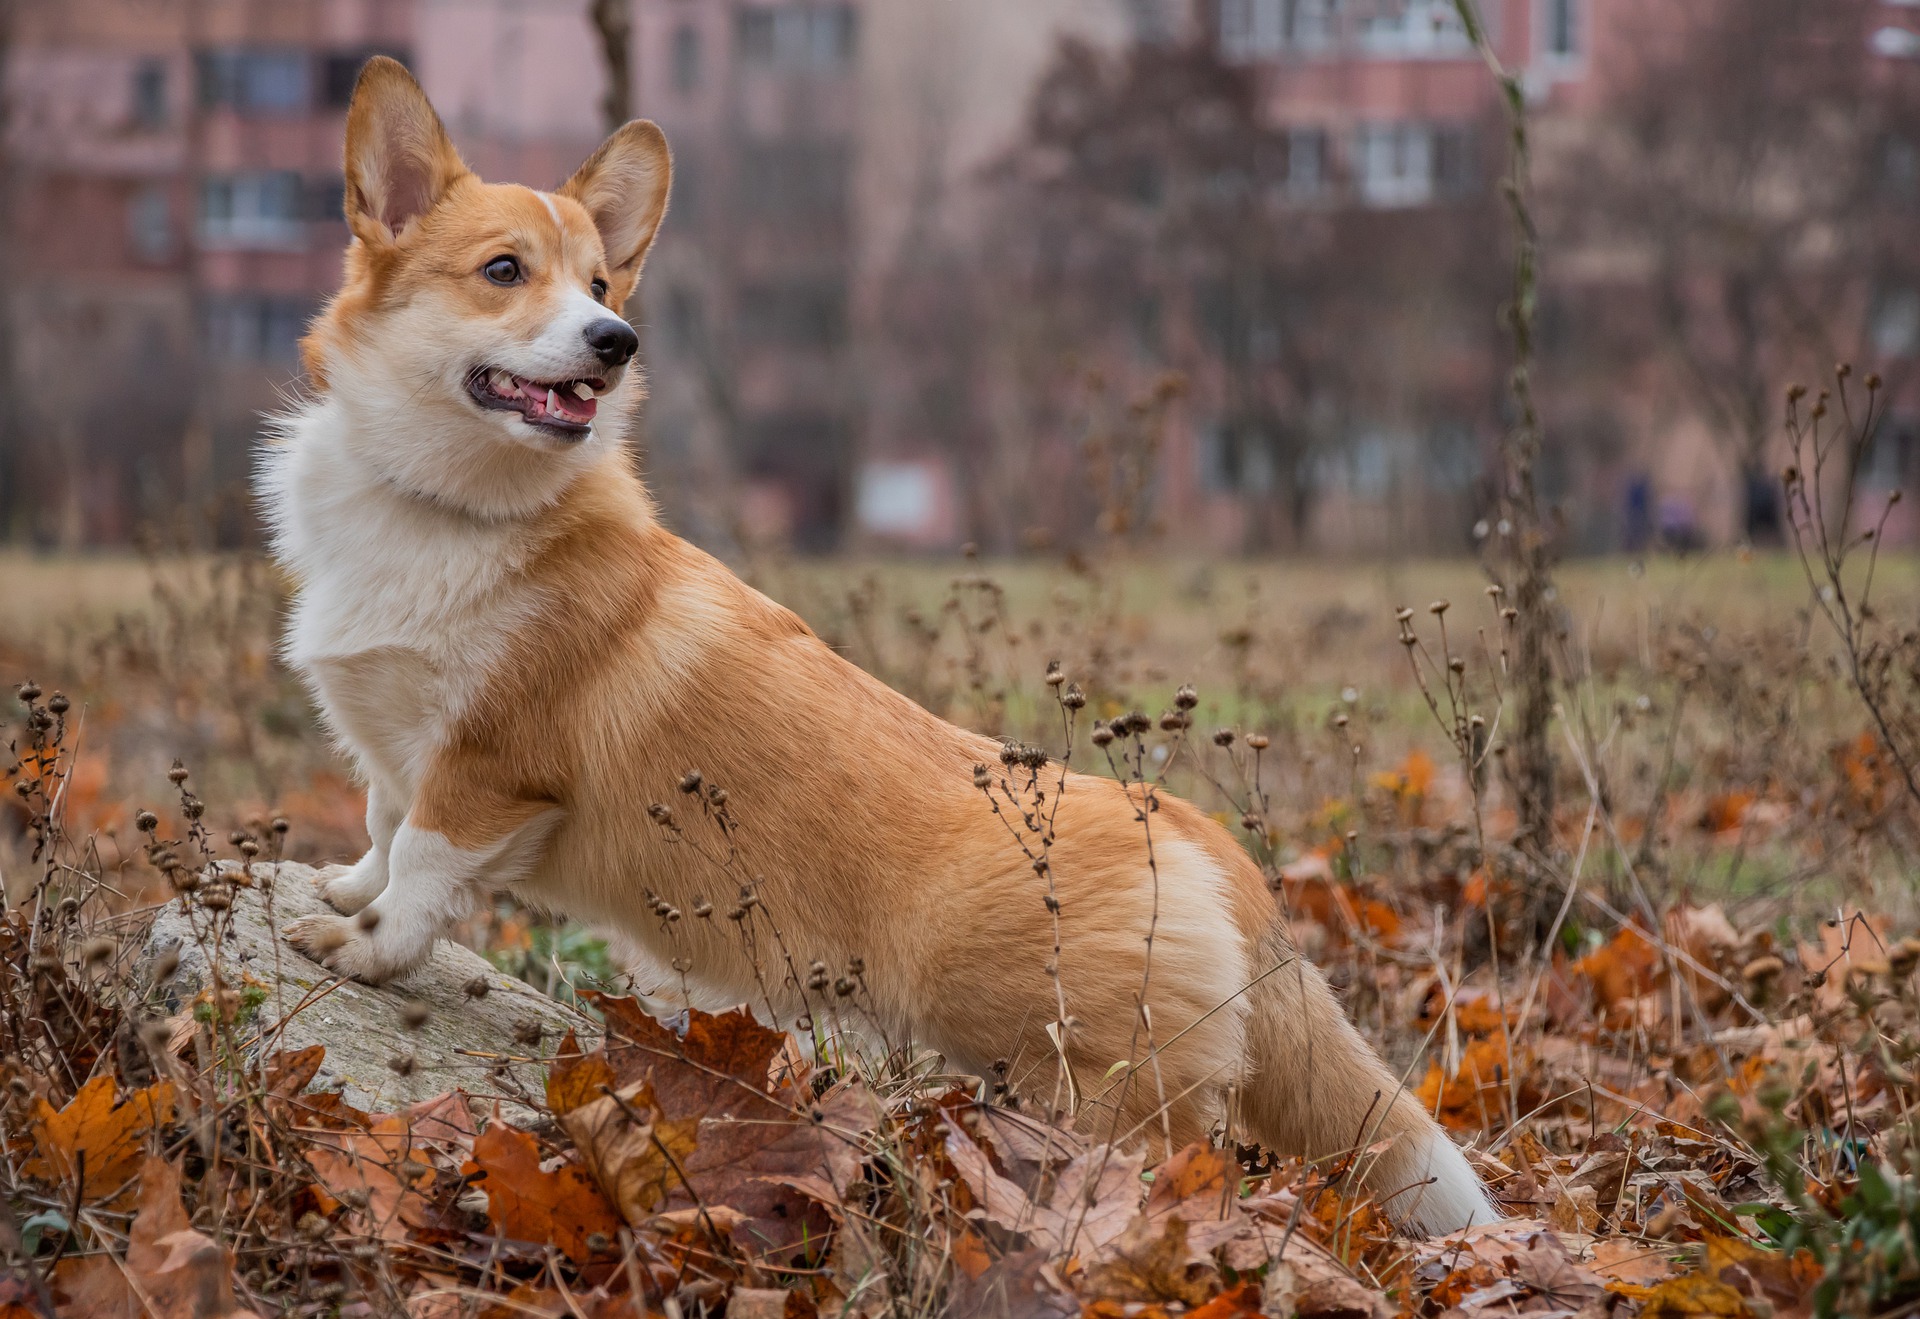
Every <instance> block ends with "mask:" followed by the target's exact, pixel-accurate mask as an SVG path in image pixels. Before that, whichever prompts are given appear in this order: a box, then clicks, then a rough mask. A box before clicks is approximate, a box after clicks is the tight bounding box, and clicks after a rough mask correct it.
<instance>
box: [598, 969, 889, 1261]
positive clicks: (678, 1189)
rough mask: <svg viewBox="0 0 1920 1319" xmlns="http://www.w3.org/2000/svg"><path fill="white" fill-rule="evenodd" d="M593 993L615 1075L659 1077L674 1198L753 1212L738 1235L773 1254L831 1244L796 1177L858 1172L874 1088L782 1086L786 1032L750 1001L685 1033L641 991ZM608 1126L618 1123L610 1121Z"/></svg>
mask: <svg viewBox="0 0 1920 1319" xmlns="http://www.w3.org/2000/svg"><path fill="white" fill-rule="evenodd" d="M588 997H589V999H590V1000H591V1001H592V1002H593V1003H594V1005H595V1006H596V1007H598V1008H599V1009H600V1010H601V1012H602V1013H604V1014H605V1017H606V1023H607V1044H606V1048H605V1050H604V1053H605V1056H606V1061H607V1064H608V1065H609V1066H610V1067H611V1069H612V1071H613V1073H614V1076H615V1079H616V1081H617V1082H618V1084H619V1085H620V1086H621V1087H622V1089H623V1090H624V1088H626V1087H629V1086H632V1085H634V1084H636V1083H638V1082H645V1083H646V1084H647V1085H648V1086H650V1087H651V1092H652V1095H653V1103H654V1109H655V1113H656V1116H655V1117H654V1119H653V1121H654V1123H655V1125H656V1127H657V1128H658V1129H660V1130H661V1131H663V1132H664V1133H666V1139H665V1142H664V1143H665V1144H666V1146H667V1148H668V1150H669V1151H671V1152H672V1153H673V1156H674V1157H673V1159H672V1161H671V1163H672V1165H673V1166H671V1167H670V1170H669V1171H670V1180H669V1184H667V1185H666V1186H665V1187H664V1190H665V1193H666V1198H667V1201H668V1203H673V1202H679V1203H684V1204H693V1203H702V1204H707V1205H718V1204H724V1205H729V1206H731V1207H733V1208H735V1209H738V1210H740V1211H741V1212H742V1213H744V1214H746V1215H747V1218H748V1220H749V1221H748V1225H747V1227H746V1228H745V1229H744V1230H743V1233H742V1235H741V1236H740V1237H739V1238H738V1239H737V1243H736V1244H738V1245H740V1246H742V1247H744V1248H747V1249H751V1250H754V1251H759V1252H765V1253H767V1254H769V1255H780V1256H784V1255H787V1254H790V1253H791V1252H792V1251H793V1250H794V1248H796V1247H800V1246H803V1245H805V1246H811V1245H815V1244H820V1243H823V1242H824V1240H825V1238H826V1237H827V1235H828V1234H829V1231H830V1228H831V1223H830V1221H829V1219H828V1217H827V1215H826V1214H825V1213H824V1212H823V1211H822V1210H821V1208H820V1207H819V1205H818V1204H817V1203H816V1202H815V1201H814V1200H813V1199H812V1198H811V1197H809V1196H807V1195H805V1194H802V1193H801V1192H800V1191H798V1190H796V1189H795V1188H794V1187H793V1186H792V1185H791V1184H790V1181H791V1179H794V1178H803V1177H809V1176H817V1177H821V1178H823V1179H824V1180H825V1181H826V1182H827V1184H829V1185H831V1186H834V1187H837V1188H838V1187H844V1186H846V1185H848V1184H849V1183H850V1181H851V1180H852V1178H853V1176H854V1175H855V1172H856V1170H857V1169H858V1167H859V1165H860V1162H861V1159H862V1158H863V1157H864V1151H863V1146H862V1135H863V1133H864V1132H865V1131H866V1130H867V1129H869V1128H870V1127H871V1125H872V1123H873V1122H874V1120H875V1116H876V1115H875V1111H874V1105H873V1102H872V1100H871V1097H870V1096H869V1095H868V1094H867V1093H866V1091H864V1090H863V1089H862V1088H861V1087H859V1086H857V1085H851V1084H849V1085H843V1086H840V1087H839V1088H837V1089H835V1090H833V1091H831V1092H830V1093H829V1094H827V1095H826V1096H823V1097H822V1098H820V1099H817V1100H809V1098H808V1097H807V1096H805V1095H803V1094H801V1093H800V1092H799V1091H798V1090H796V1089H795V1088H794V1087H792V1086H791V1085H786V1084H783V1085H781V1086H780V1088H779V1089H778V1090H776V1089H775V1088H774V1087H773V1084H772V1078H771V1075H770V1073H771V1072H772V1071H773V1069H774V1067H775V1065H776V1063H777V1062H778V1061H779V1060H781V1059H783V1058H784V1057H785V1056H786V1051H785V1041H786V1036H784V1035H782V1034H780V1033H778V1032H776V1031H770V1030H768V1029H767V1028H766V1027H764V1026H762V1025H760V1024H759V1023H758V1022H756V1021H754V1020H753V1018H752V1017H751V1016H749V1015H748V1014H747V1013H746V1012H744V1011H739V1010H736V1011H733V1012H727V1013H721V1014H719V1015H713V1014H710V1013H705V1012H698V1011H696V1012H693V1013H691V1014H690V1019H689V1022H688V1026H687V1031H686V1034H685V1035H684V1036H683V1035H678V1034H676V1033H675V1032H673V1031H672V1030H670V1029H668V1028H667V1027H666V1026H663V1025H661V1024H660V1023H659V1022H657V1021H655V1020H654V1019H653V1018H652V1017H650V1016H648V1015H647V1014H646V1012H645V1011H644V1010H643V1009H642V1008H641V1007H640V1006H639V1004H638V1002H637V1001H635V1000H634V999H631V998H613V997H611V996H609V995H604V994H590V995H589V996H588ZM569 1084H571V1083H569ZM602 1098H603V1099H604V1098H605V1097H604V1096H602ZM584 1114H585V1110H584V1109H576V1110H574V1111H573V1112H572V1113H570V1114H569V1115H568V1117H569V1119H575V1120H577V1123H576V1125H585V1123H586V1118H585V1117H584ZM627 1121H628V1123H629V1124H631V1122H632V1119H631V1117H630V1116H629V1117H628V1118H627ZM663 1123H664V1124H666V1125H665V1126H664V1127H661V1126H660V1124H663ZM599 1126H600V1129H602V1130H606V1131H609V1132H612V1131H618V1130H619V1129H620V1124H619V1123H618V1122H615V1121H611V1120H605V1121H602V1122H601V1123H600V1124H599ZM629 1134H632V1133H629ZM603 1180H604V1179H603ZM624 1207H625V1206H623V1208H624Z"/></svg>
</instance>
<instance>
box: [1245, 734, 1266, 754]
mask: <svg viewBox="0 0 1920 1319" xmlns="http://www.w3.org/2000/svg"><path fill="white" fill-rule="evenodd" d="M1247 745H1248V746H1250V747H1252V748H1253V749H1254V750H1255V751H1265V750H1266V749H1267V747H1268V745H1269V743H1268V742H1267V735H1266V734H1265V733H1248V734H1247Z"/></svg>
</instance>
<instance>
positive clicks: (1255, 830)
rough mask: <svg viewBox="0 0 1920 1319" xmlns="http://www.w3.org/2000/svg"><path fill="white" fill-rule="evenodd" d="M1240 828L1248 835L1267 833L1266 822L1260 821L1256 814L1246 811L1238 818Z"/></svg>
mask: <svg viewBox="0 0 1920 1319" xmlns="http://www.w3.org/2000/svg"><path fill="white" fill-rule="evenodd" d="M1240 827H1241V828H1242V829H1245V830H1246V831H1247V832H1248V833H1250V834H1260V833H1265V832H1266V831H1267V822H1266V821H1265V820H1262V819H1261V818H1260V816H1259V815H1258V814H1257V813H1256V812H1254V811H1248V812H1247V813H1246V814H1245V815H1243V816H1241V817H1240Z"/></svg>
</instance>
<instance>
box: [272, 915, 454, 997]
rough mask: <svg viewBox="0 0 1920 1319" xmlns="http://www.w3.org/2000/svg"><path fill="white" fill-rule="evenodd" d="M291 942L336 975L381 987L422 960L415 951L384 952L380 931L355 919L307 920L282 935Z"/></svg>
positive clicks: (385, 949)
mask: <svg viewBox="0 0 1920 1319" xmlns="http://www.w3.org/2000/svg"><path fill="white" fill-rule="evenodd" d="M282 933H283V934H285V935H286V938H287V942H288V943H290V944H292V945H293V946H294V947H295V948H296V949H298V950H299V951H300V952H302V953H305V954H306V955H307V956H308V957H310V958H312V959H313V960H314V961H316V962H319V963H320V964H321V965H323V966H325V967H326V968H327V969H328V970H329V971H332V972H333V973H334V974H336V975H343V976H346V977H348V978H349V979H352V980H359V981H361V982H363V983H365V984H369V985H381V984H385V983H386V982H387V981H389V980H391V979H393V978H394V977H395V976H398V975H403V974H405V973H406V972H408V971H410V970H412V969H413V967H414V966H415V965H416V964H417V963H418V962H419V961H420V960H421V958H420V957H419V956H418V955H416V954H415V953H414V951H413V950H412V949H406V950H399V949H389V948H383V947H382V945H381V943H380V940H379V939H378V938H377V937H376V936H377V927H374V928H369V923H368V922H366V921H363V920H361V919H360V918H358V917H354V916H327V915H320V916H303V917H301V918H300V919H299V920H297V921H294V922H293V923H292V924H291V925H288V926H287V927H286V929H285V930H283V931H282Z"/></svg>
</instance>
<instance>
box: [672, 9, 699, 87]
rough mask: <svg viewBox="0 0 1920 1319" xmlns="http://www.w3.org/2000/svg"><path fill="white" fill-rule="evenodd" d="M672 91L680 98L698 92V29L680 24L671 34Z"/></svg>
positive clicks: (688, 24)
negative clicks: (678, 94) (677, 93)
mask: <svg viewBox="0 0 1920 1319" xmlns="http://www.w3.org/2000/svg"><path fill="white" fill-rule="evenodd" d="M672 64H673V90H674V91H676V92H679V93H680V94H681V95H682V96H685V95H687V94H688V93H690V92H697V91H699V90H700V29H699V28H697V27H694V26H693V25H692V24H691V23H682V24H681V25H680V26H679V27H678V28H676V29H674V33H673V59H672Z"/></svg>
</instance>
